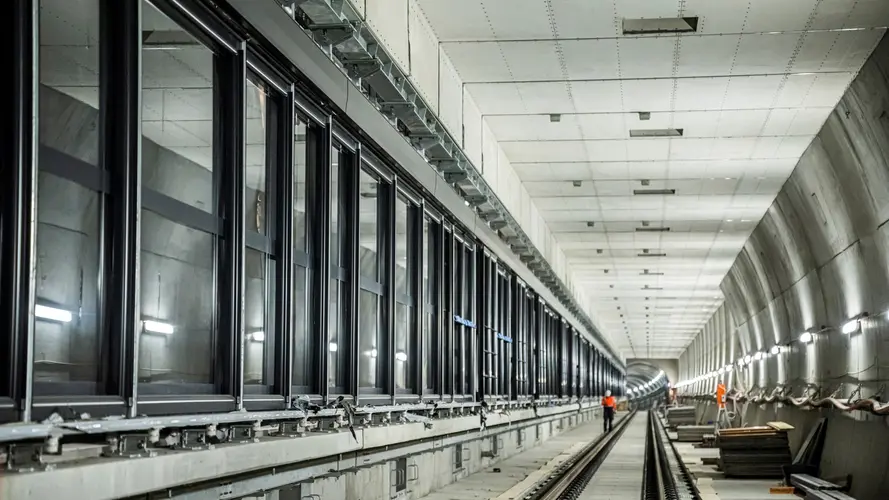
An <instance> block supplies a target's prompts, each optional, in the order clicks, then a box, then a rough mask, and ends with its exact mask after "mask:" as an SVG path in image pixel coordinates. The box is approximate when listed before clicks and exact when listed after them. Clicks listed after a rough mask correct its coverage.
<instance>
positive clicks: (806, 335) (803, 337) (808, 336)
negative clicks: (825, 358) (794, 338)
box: [799, 332, 814, 344]
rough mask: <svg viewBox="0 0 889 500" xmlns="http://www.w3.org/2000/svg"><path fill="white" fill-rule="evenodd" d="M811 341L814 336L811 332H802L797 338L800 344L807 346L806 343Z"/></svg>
mask: <svg viewBox="0 0 889 500" xmlns="http://www.w3.org/2000/svg"><path fill="white" fill-rule="evenodd" d="M813 339H814V336H813V335H812V332H803V333H801V334H800V336H799V341H800V342H802V343H803V344H808V343H810V342H812V340H813Z"/></svg>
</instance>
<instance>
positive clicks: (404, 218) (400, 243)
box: [395, 195, 411, 295]
mask: <svg viewBox="0 0 889 500" xmlns="http://www.w3.org/2000/svg"><path fill="white" fill-rule="evenodd" d="M408 224H409V219H408V203H407V201H406V200H405V199H404V197H403V196H401V195H398V198H397V199H396V200H395V293H399V294H404V295H407V294H409V293H411V292H410V290H411V273H410V265H409V264H408V259H409V258H410V257H411V256H410V255H408V253H409V251H410V250H409V247H408V243H407V242H408V233H409V232H410V231H409V226H408Z"/></svg>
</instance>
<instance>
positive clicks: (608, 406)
mask: <svg viewBox="0 0 889 500" xmlns="http://www.w3.org/2000/svg"><path fill="white" fill-rule="evenodd" d="M615 405H616V403H615V401H614V396H612V395H611V391H605V397H604V398H602V411H603V412H604V414H603V415H604V417H605V423H604V426H605V429H604V432H611V426H612V425H613V423H614V407H615Z"/></svg>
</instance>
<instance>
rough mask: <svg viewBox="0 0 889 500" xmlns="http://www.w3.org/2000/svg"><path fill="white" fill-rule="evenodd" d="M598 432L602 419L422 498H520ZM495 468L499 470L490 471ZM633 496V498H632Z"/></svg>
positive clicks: (459, 499) (437, 499)
mask: <svg viewBox="0 0 889 500" xmlns="http://www.w3.org/2000/svg"><path fill="white" fill-rule="evenodd" d="M601 433H602V420H594V421H592V422H591V423H589V424H585V425H582V426H580V427H578V428H576V429H573V430H570V431H568V432H565V433H563V434H560V435H558V436H555V437H553V438H552V439H550V440H548V441H546V442H545V443H543V444H542V445H540V446H537V447H535V448H531V449H528V450H526V451H523V452H522V453H520V454H518V455H516V456H514V457H511V458H508V459H506V460H504V461H502V462H500V463H498V464H497V465H496V466H494V467H490V468H488V469H485V470H483V471H481V472H477V473H475V474H472V475H471V476H468V477H466V478H464V479H461V480H460V481H457V482H456V483H452V484H449V485H448V486H445V487H444V488H442V489H440V490H438V491H436V492H434V493H431V494H429V495H427V496H426V497H423V500H464V499H475V498H485V499H492V500H509V499H513V498H520V495H521V494H522V492H524V491H525V490H526V489H528V488H529V487H531V486H533V485H534V484H535V483H536V482H537V481H539V480H540V479H541V478H542V477H544V476H546V474H547V473H548V472H549V471H551V470H552V469H553V468H554V467H555V466H557V465H558V464H560V463H562V462H563V461H565V460H567V459H568V458H570V457H571V456H572V455H574V454H575V453H577V452H578V451H580V450H581V449H582V448H583V447H584V446H586V445H587V444H589V443H590V441H592V440H593V439H595V438H596V436H598V435H599V434H601ZM495 469H499V470H500V472H494V470H495ZM634 500H635V499H634Z"/></svg>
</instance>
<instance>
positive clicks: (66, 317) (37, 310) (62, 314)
mask: <svg viewBox="0 0 889 500" xmlns="http://www.w3.org/2000/svg"><path fill="white" fill-rule="evenodd" d="M34 317H36V318H39V319H45V320H49V321H58V322H59V323H70V322H71V320H72V319H74V315H73V314H71V311H67V310H65V309H59V308H58V307H50V306H44V305H41V304H37V305H35V306H34Z"/></svg>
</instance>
